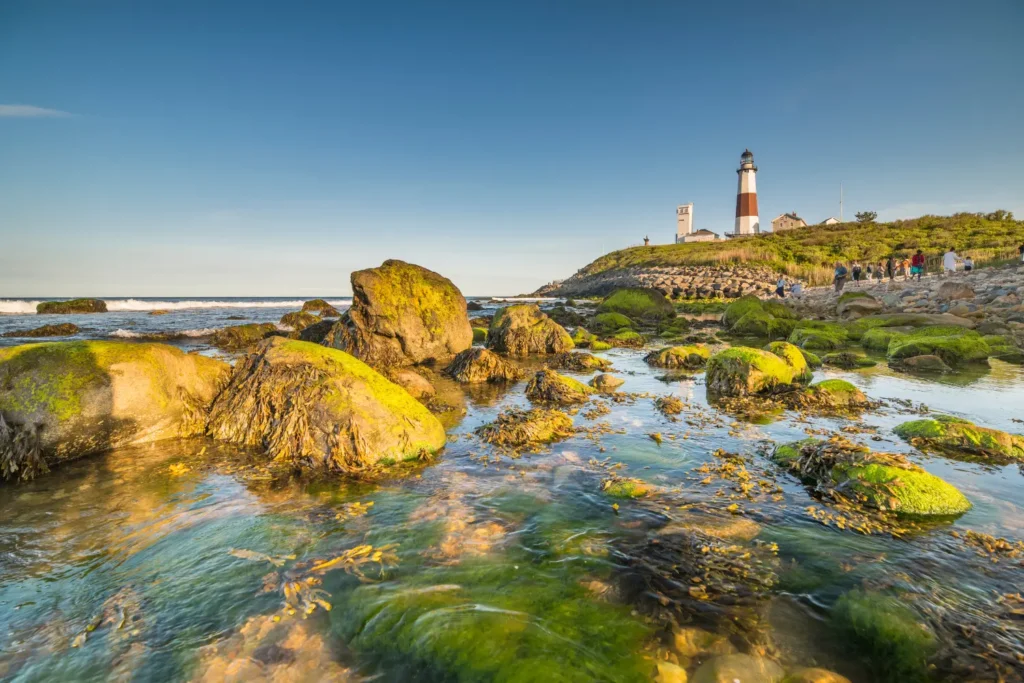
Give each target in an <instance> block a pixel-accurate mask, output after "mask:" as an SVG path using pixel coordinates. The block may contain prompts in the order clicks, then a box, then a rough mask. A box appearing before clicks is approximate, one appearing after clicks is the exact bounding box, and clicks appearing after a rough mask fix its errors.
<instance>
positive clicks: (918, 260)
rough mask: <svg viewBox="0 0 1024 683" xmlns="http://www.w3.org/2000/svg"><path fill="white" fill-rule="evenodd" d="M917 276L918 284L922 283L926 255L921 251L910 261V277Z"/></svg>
mask: <svg viewBox="0 0 1024 683" xmlns="http://www.w3.org/2000/svg"><path fill="white" fill-rule="evenodd" d="M915 275H916V276H917V280H918V282H920V281H921V276H922V275H924V253H923V252H922V251H921V250H920V249H918V250H917V253H916V254H914V258H912V259H910V276H911V277H914V276H915Z"/></svg>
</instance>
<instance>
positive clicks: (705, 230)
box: [693, 228, 718, 235]
mask: <svg viewBox="0 0 1024 683" xmlns="http://www.w3.org/2000/svg"><path fill="white" fill-rule="evenodd" d="M693 234H694V235H717V234H718V233H717V232H711V231H710V230H708V229H706V228H701V229H700V230H698V231H697V232H695V233H693Z"/></svg>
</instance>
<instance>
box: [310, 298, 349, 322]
mask: <svg viewBox="0 0 1024 683" xmlns="http://www.w3.org/2000/svg"><path fill="white" fill-rule="evenodd" d="M302 310H303V312H305V313H312V314H314V315H317V316H319V317H321V318H337V317H339V316H340V315H341V313H339V312H338V309H337V308H335V307H334V306H332V305H330V304H329V303H327V302H326V301H324V300H323V299H311V300H310V301H307V302H306V303H304V304H302Z"/></svg>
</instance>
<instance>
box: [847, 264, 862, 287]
mask: <svg viewBox="0 0 1024 683" xmlns="http://www.w3.org/2000/svg"><path fill="white" fill-rule="evenodd" d="M844 268H845V266H844ZM860 273H861V267H860V263H859V262H857V261H854V262H853V281H854V282H860Z"/></svg>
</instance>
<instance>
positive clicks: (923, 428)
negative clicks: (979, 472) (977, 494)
mask: <svg viewBox="0 0 1024 683" xmlns="http://www.w3.org/2000/svg"><path fill="white" fill-rule="evenodd" d="M893 431H894V432H895V433H896V435H897V436H899V437H900V438H901V439H904V440H906V441H909V442H910V443H912V444H914V445H915V446H917V447H919V448H923V449H926V450H936V451H940V452H953V453H965V454H968V455H977V456H982V457H988V458H994V459H997V460H1006V459H1010V460H1024V436H1019V435H1017V434H1009V433H1007V432H1001V431H999V430H998V429H989V428H988V427H979V426H978V425H976V424H974V423H972V422H968V421H967V420H963V419H960V418H958V417H953V416H952V415H936V416H935V417H934V418H928V419H925V420H912V421H910V422H904V423H903V424H901V425H899V426H897V427H896V428H895V429H894V430H893Z"/></svg>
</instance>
